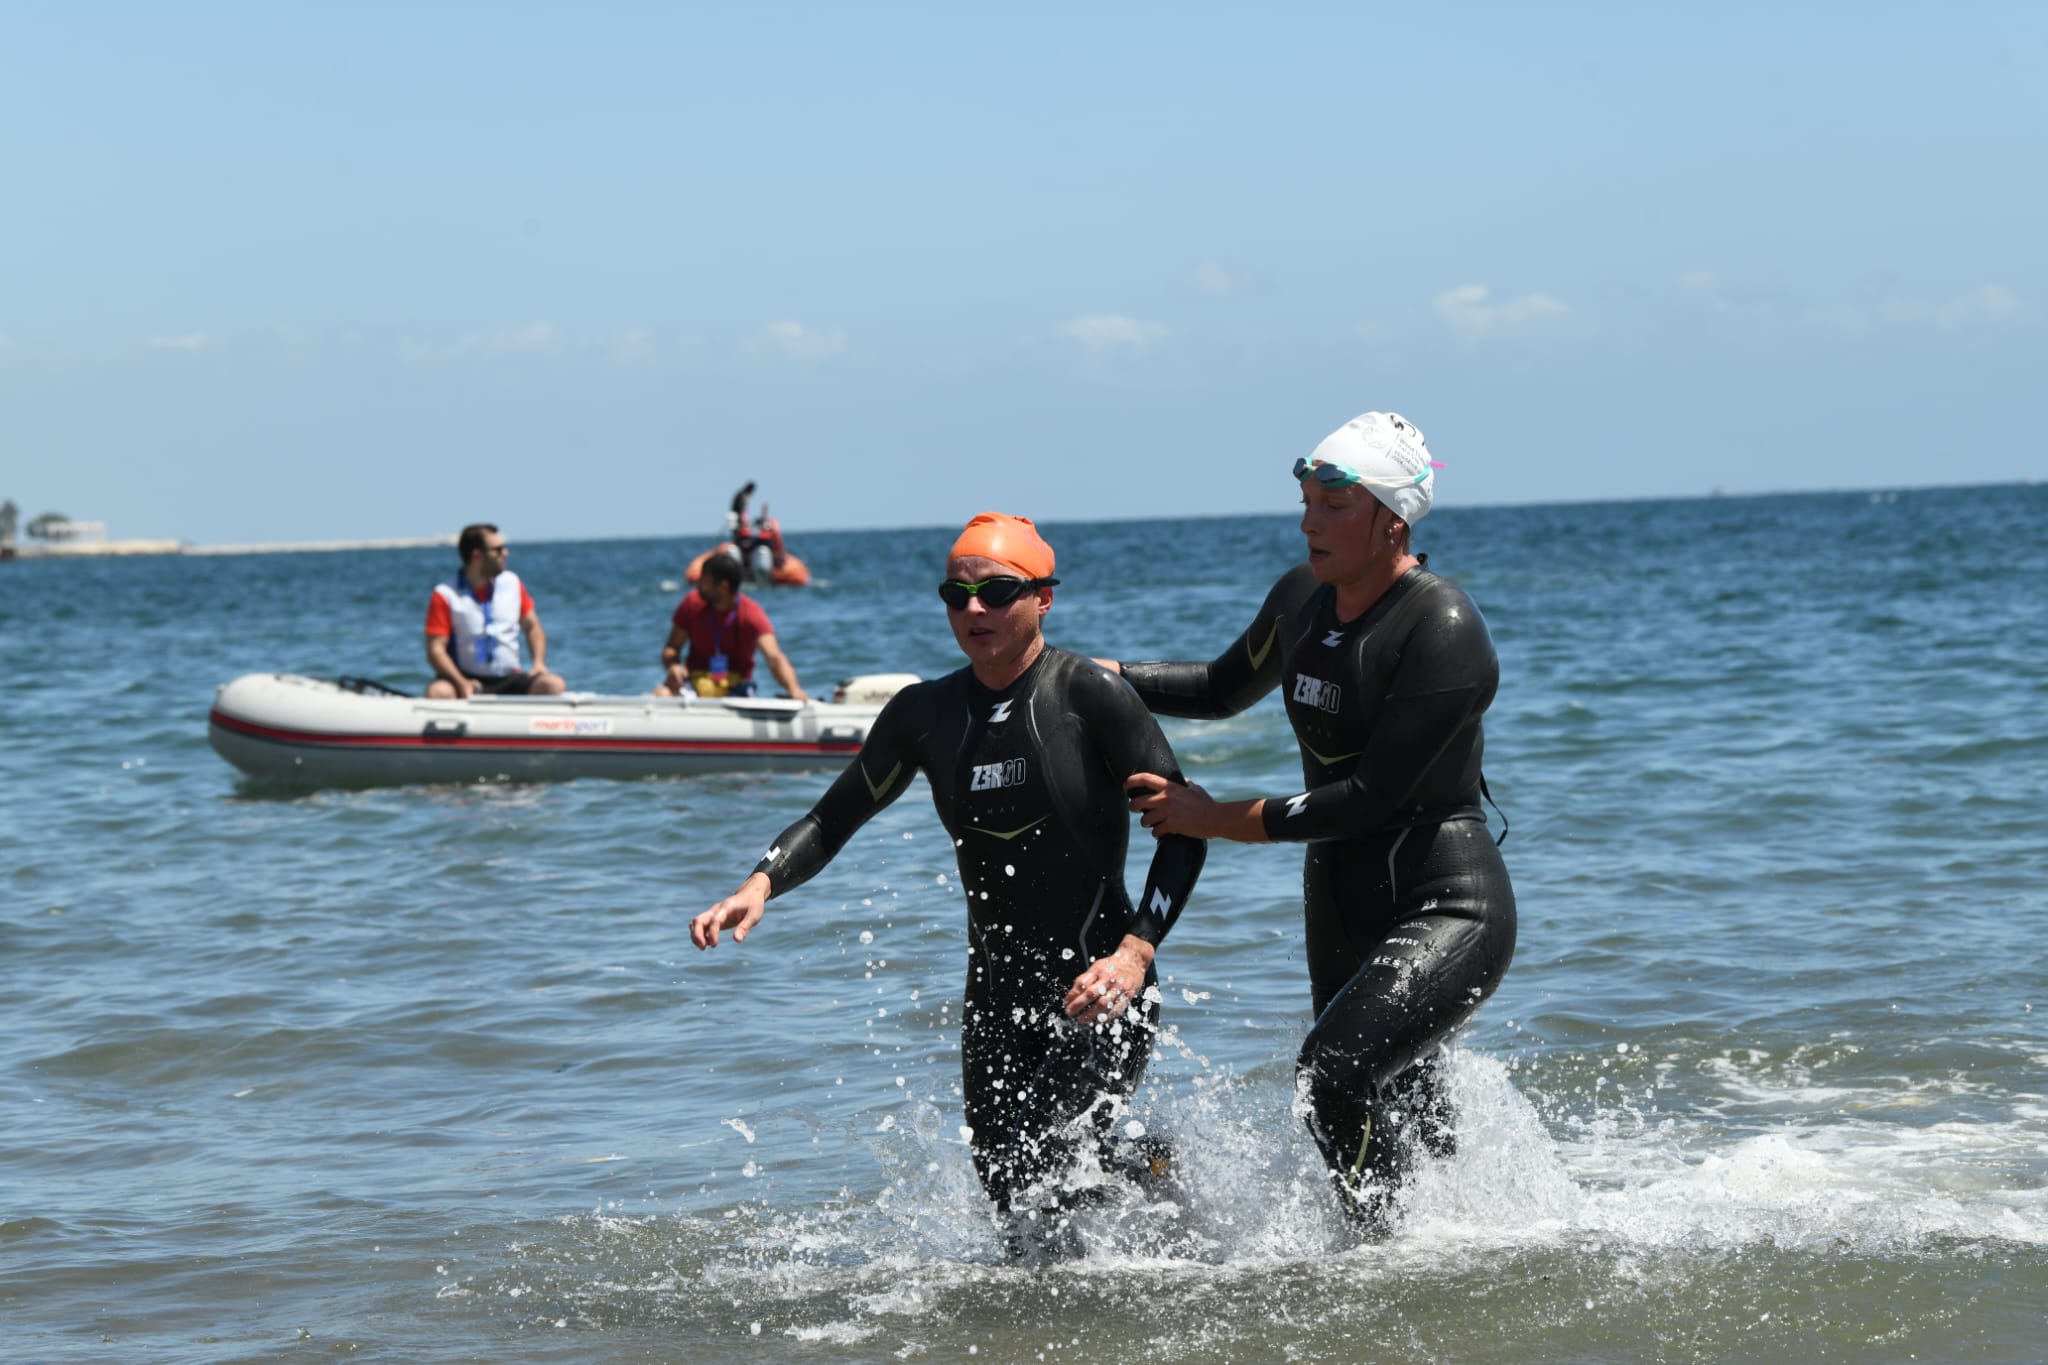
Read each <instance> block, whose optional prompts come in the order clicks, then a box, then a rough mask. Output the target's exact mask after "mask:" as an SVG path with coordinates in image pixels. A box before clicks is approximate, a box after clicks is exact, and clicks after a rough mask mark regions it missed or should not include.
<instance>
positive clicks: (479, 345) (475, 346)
mask: <svg viewBox="0 0 2048 1365" xmlns="http://www.w3.org/2000/svg"><path fill="white" fill-rule="evenodd" d="M562 340H563V338H562V334H561V333H560V332H559V331H558V330H557V329H556V327H555V325H554V324H553V323H551V322H523V323H520V324H519V325H517V326H514V327H503V328H498V329H496V330H493V331H484V332H470V333H467V334H466V335H463V336H460V337H457V338H456V339H455V340H453V341H419V340H416V339H408V340H404V341H400V342H399V343H398V346H397V351H398V356H399V359H401V360H403V361H405V362H406V363H407V364H409V365H447V364H451V363H453V362H455V361H460V360H476V359H489V358H492V357H498V356H539V355H548V354H552V353H554V352H555V351H557V350H558V349H559V348H560V346H561V344H562Z"/></svg>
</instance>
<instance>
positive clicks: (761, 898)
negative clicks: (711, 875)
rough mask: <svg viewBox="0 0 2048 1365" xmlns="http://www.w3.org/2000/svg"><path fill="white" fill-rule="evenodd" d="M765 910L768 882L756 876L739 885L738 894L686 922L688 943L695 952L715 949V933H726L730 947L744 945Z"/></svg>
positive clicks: (716, 936)
mask: <svg viewBox="0 0 2048 1365" xmlns="http://www.w3.org/2000/svg"><path fill="white" fill-rule="evenodd" d="M767 908H768V879H767V878H766V877H764V876H762V875H761V874H760V873H758V872H756V873H754V874H753V875H752V876H750V877H748V878H747V879H746V880H745V881H743V882H741V883H740V889H739V890H737V891H735V892H733V893H732V894H731V895H730V896H727V897H726V898H725V899H724V900H722V901H720V902H719V903H718V904H716V905H714V906H712V907H711V908H710V909H709V910H706V911H705V912H704V913H703V914H701V915H699V916H697V918H695V919H693V920H691V921H690V942H692V943H694V944H696V945H697V947H698V948H699V949H703V948H716V947H717V946H718V931H719V930H721V929H730V930H732V941H733V942H734V943H745V942H746V941H747V933H748V931H750V930H751V929H752V928H753V927H754V926H755V925H757V924H759V923H760V922H761V915H762V912H763V911H765V910H767Z"/></svg>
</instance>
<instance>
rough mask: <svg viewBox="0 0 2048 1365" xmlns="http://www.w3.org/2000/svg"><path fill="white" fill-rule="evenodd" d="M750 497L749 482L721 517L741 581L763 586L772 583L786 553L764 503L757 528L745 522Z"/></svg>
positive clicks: (773, 520) (750, 486) (779, 528)
mask: <svg viewBox="0 0 2048 1365" xmlns="http://www.w3.org/2000/svg"><path fill="white" fill-rule="evenodd" d="M753 495H754V484H753V481H752V480H749V481H748V482H747V483H746V485H745V486H744V487H742V488H741V489H740V491H739V492H737V493H735V494H733V495H732V509H731V510H730V511H728V512H727V513H726V514H725V530H726V535H727V536H728V537H729V542H728V543H729V544H730V546H731V548H732V552H733V553H734V554H735V555H737V556H738V558H739V562H740V574H741V576H742V578H743V579H748V580H755V581H759V582H763V583H766V582H770V581H772V580H773V579H774V577H775V573H776V570H778V569H780V568H781V567H782V566H783V563H784V562H785V561H786V560H787V559H788V557H789V552H788V551H787V550H785V549H784V548H783V545H782V527H781V526H780V525H778V524H777V523H776V520H775V518H774V517H773V516H770V515H769V512H768V505H767V504H766V503H763V504H761V520H760V522H759V524H758V525H757V524H755V523H753V522H751V521H749V520H748V517H747V499H749V498H751V497H752V496H753Z"/></svg>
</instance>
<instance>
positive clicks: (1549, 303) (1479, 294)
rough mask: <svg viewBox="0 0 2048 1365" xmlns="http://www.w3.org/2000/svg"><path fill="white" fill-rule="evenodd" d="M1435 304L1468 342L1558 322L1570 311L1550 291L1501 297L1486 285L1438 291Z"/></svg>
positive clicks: (1433, 305)
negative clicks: (1552, 296) (1506, 297)
mask: <svg viewBox="0 0 2048 1365" xmlns="http://www.w3.org/2000/svg"><path fill="white" fill-rule="evenodd" d="M1431 306H1432V307H1434V308H1435V309H1436V314H1437V316H1438V317H1439V318H1441V319H1443V321H1444V324H1445V325H1446V326H1448V327H1449V328H1450V329H1451V330H1452V331H1453V332H1456V333H1457V334H1458V335H1459V336H1462V337H1464V338H1465V339H1466V340H1467V341H1478V340H1480V339H1481V338H1483V337H1486V336H1490V335H1493V334H1494V333H1497V332H1507V331H1516V330H1520V329H1523V328H1527V327H1535V326H1541V325H1543V324H1545V323H1550V322H1555V321H1556V320H1558V319H1559V318H1562V317H1564V316H1565V315H1566V314H1568V313H1570V312H1571V309H1570V308H1568V307H1566V306H1565V305H1564V304H1563V303H1560V302H1559V301H1558V300H1556V299H1553V298H1551V297H1550V296H1549V295H1548V294H1524V295H1522V296H1521V297H1520V298H1518V299H1499V300H1496V299H1495V298H1494V297H1493V291H1492V290H1491V289H1488V288H1487V287H1486V286H1485V285H1483V284H1465V285H1460V286H1458V287H1457V288H1456V289H1446V290H1445V291H1444V292H1443V293H1441V294H1438V295H1437V296H1436V299H1435V300H1434V301H1433V303H1432V305H1431Z"/></svg>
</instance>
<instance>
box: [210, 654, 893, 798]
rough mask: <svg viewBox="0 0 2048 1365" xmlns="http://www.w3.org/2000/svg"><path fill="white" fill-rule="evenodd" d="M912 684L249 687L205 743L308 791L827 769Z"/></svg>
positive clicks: (340, 683) (217, 717) (228, 697)
mask: <svg viewBox="0 0 2048 1365" xmlns="http://www.w3.org/2000/svg"><path fill="white" fill-rule="evenodd" d="M916 681H917V679H916V677H915V676H913V675H910V674H898V673H890V674H878V675H873V676H870V677H865V678H854V679H851V680H849V681H847V682H844V683H841V684H840V685H839V688H838V690H837V691H836V692H835V693H834V698H833V700H832V701H829V702H821V701H815V700H813V701H802V702H799V701H789V700H786V699H782V698H770V697H721V698H718V699H716V700H707V699H705V698H701V697H605V696H597V695H595V694H593V693H587V692H569V693H564V694H563V695H561V696H555V697H485V696H477V697H471V698H469V699H468V700H466V701H454V700H449V701H437V700H429V699H427V698H424V697H414V696H409V695H407V694H405V693H402V692H396V691H393V690H392V689H390V688H386V687H384V686H382V685H381V684H378V683H374V682H365V681H362V680H360V679H355V678H343V679H339V680H337V681H331V682H330V681H327V680H324V679H319V678H305V677H299V676H296V675H294V674H289V673H251V674H248V675H246V676H244V677H240V678H237V679H235V680H234V681H233V682H230V683H224V684H222V685H221V687H220V689H219V693H218V695H216V696H215V698H214V702H213V710H212V713H211V714H210V715H209V716H208V717H207V726H206V732H207V738H208V740H210V741H211V742H212V744H213V748H214V751H215V752H216V753H218V754H219V755H220V756H221V757H222V758H224V759H226V760H227V761H228V762H230V763H232V764H234V765H235V766H236V767H237V768H240V769H241V770H242V771H243V772H245V773H247V774H249V775H250V776H251V777H256V778H262V779H265V780H269V781H276V782H288V783H295V784H301V785H305V786H382V785H387V784H396V783H406V782H474V781H481V780H486V779H506V780H511V781H520V782H534V781H552V780H556V779H561V778H572V777H628V778H630V777H665V776H674V775H684V774H690V773H708V772H732V771H741V770H747V769H763V768H770V769H789V768H819V767H826V768H831V767H839V766H841V765H843V764H844V763H845V762H846V760H847V759H849V758H851V757H852V756H853V754H854V753H855V752H856V751H857V750H858V749H859V748H860V746H861V742H862V741H863V740H864V739H866V738H867V733H868V727H869V726H870V725H872V724H874V720H875V717H876V716H877V715H879V714H881V710H882V705H883V703H884V702H886V701H887V700H888V699H889V698H890V697H891V696H893V695H894V694H895V693H896V692H897V691H899V690H900V689H901V688H903V687H904V686H906V685H908V684H910V683H913V682H916Z"/></svg>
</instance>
